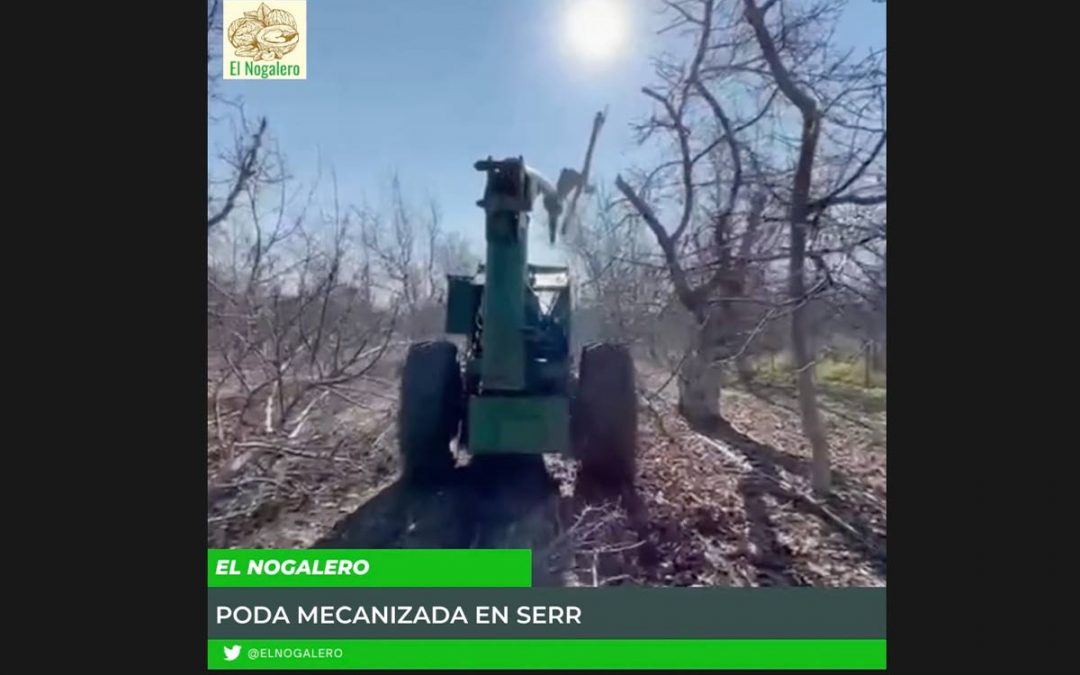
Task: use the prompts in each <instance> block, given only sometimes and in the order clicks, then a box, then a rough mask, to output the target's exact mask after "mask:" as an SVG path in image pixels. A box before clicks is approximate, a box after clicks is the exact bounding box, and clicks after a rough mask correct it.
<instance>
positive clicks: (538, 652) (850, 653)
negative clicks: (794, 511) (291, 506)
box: [208, 640, 885, 670]
mask: <svg viewBox="0 0 1080 675" xmlns="http://www.w3.org/2000/svg"><path fill="white" fill-rule="evenodd" d="M208 650H209V652H208V666H209V667H210V668H211V669H220V670H225V669H230V668H235V669H260V670H277V669H327V670H334V669H350V670H355V669H384V670H395V669H396V670H403V669H420V668H440V669H454V670H483V669H541V668H546V669H554V668H558V669H574V668H619V669H635V670H641V669H658V668H693V669H717V668H724V669H732V668H738V669H749V668H753V669H787V670H791V669H830V670H835V669H855V670H870V669H875V670H881V669H884V668H885V640H209V641H208Z"/></svg>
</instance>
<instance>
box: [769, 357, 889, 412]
mask: <svg viewBox="0 0 1080 675" xmlns="http://www.w3.org/2000/svg"><path fill="white" fill-rule="evenodd" d="M754 369H755V375H756V377H757V378H758V379H759V380H761V381H762V382H765V383H767V384H773V385H777V386H782V387H791V386H794V383H795V369H794V367H793V366H792V364H791V359H790V357H788V356H787V355H779V354H778V355H776V357H775V358H770V357H768V356H766V357H762V358H759V359H758V360H757V361H756V363H755V364H754ZM815 374H816V376H817V378H816V379H817V383H818V389H819V390H820V391H821V393H822V394H824V395H825V396H827V397H829V398H832V399H836V400H837V401H840V402H842V403H844V404H846V405H849V406H851V407H854V408H858V409H861V410H863V411H865V412H868V413H878V412H884V411H885V398H886V397H885V391H886V379H885V373H879V372H874V371H871V372H870V386H869V387H867V386H865V385H866V362H865V360H864V359H863V358H862V357H858V358H852V359H838V358H822V359H819V360H818V362H817V364H816V365H815Z"/></svg>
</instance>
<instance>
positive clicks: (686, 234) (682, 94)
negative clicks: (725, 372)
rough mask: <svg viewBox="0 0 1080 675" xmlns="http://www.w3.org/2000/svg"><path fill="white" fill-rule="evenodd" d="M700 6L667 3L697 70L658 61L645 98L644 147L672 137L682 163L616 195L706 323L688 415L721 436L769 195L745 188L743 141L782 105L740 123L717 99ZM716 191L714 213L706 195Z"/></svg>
mask: <svg viewBox="0 0 1080 675" xmlns="http://www.w3.org/2000/svg"><path fill="white" fill-rule="evenodd" d="M698 4H699V5H700V13H699V14H697V15H694V14H692V13H691V12H690V10H689V9H687V6H688V5H689V3H685V2H684V3H676V2H668V3H667V5H668V6H669V8H671V9H672V10H673V11H676V12H677V13H678V14H679V15H680V20H679V22H677V24H676V26H680V25H690V26H693V27H694V28H693V32H694V34H695V35H696V37H695V44H694V49H693V55H692V58H691V59H690V62H689V63H685V62H678V61H675V60H673V59H669V60H657V61H656V75H657V77H658V78H659V80H660V84H659V85H658V86H655V87H645V88H643V89H642V92H643V93H644V94H645V95H646V96H648V97H649V98H650V99H652V100H653V101H655V103H656V105H655V108H656V112H654V114H653V115H652V116H651V117H650V118H649V119H647V120H646V121H644V122H643V123H642V124H640V125H639V127H638V130H639V132H640V136H639V138H640V140H641V141H642V142H646V141H649V140H650V139H654V138H655V137H658V136H659V137H663V142H665V147H667V148H669V149H670V151H671V152H672V153H673V154H674V155H675V158H674V159H672V160H670V161H666V162H664V163H662V164H660V165H659V166H657V167H655V168H654V169H652V170H651V171H649V172H647V173H643V174H641V175H639V176H638V177H637V179H636V180H635V182H636V183H637V187H633V186H631V184H630V182H628V181H627V180H626V179H625V178H623V177H622V176H621V175H620V176H618V177H617V178H616V186H617V187H618V189H619V191H620V192H621V193H622V194H623V196H624V197H625V198H626V200H627V201H628V202H629V204H630V205H631V207H632V209H633V211H634V212H635V213H636V214H637V216H638V217H640V219H641V220H643V221H644V223H645V224H646V225H647V226H648V228H649V230H650V231H651V232H652V234H653V236H654V238H655V240H656V243H657V244H658V246H659V248H660V251H661V253H662V264H663V266H664V268H665V270H666V272H667V274H668V277H669V279H670V281H671V284H672V287H673V290H674V294H675V297H676V298H677V299H678V300H679V302H680V303H681V304H682V306H683V307H684V308H685V309H686V310H687V311H688V312H689V313H690V314H691V315H692V316H693V318H694V320H695V322H696V324H697V329H696V336H695V338H694V340H693V343H692V345H691V346H690V349H689V351H688V352H687V354H686V358H685V359H684V363H683V365H682V367H681V368H680V369H679V374H678V382H679V408H680V411H681V412H682V413H683V414H684V415H685V416H686V417H687V418H688V419H689V420H690V421H692V422H694V423H695V424H698V425H700V426H704V427H712V426H715V425H716V423H718V422H719V421H720V420H721V417H720V382H721V380H720V374H721V367H722V364H723V363H724V362H726V361H728V360H731V359H734V358H736V357H737V356H738V355H739V354H740V353H741V351H742V349H744V347H742V346H740V345H738V344H736V341H735V339H734V338H735V337H736V335H737V334H738V332H739V331H738V330H736V327H737V326H738V325H739V323H740V322H739V321H738V320H737V319H736V315H737V314H740V313H741V308H740V307H739V306H738V303H739V302H740V301H744V300H747V298H746V292H745V291H746V289H745V286H746V279H747V274H748V272H749V266H748V264H747V263H748V259H749V256H750V254H751V253H752V252H753V251H754V250H755V245H756V244H757V243H758V242H759V241H760V240H761V234H762V229H763V228H762V223H763V221H762V218H763V215H764V210H765V206H766V202H765V199H764V197H763V195H761V194H760V193H756V192H753V191H751V190H747V189H745V187H746V184H747V183H748V182H749V181H748V178H752V176H749V175H748V174H750V173H751V170H750V169H749V168H748V167H747V166H745V164H746V159H745V158H744V155H745V154H746V152H745V150H744V144H743V141H742V140H741V136H742V134H744V133H746V130H747V129H749V128H750V127H752V126H753V125H754V124H756V123H757V122H758V121H759V120H761V119H762V117H763V116H764V115H765V113H766V112H767V111H768V109H769V107H770V106H771V105H772V102H773V100H772V98H766V99H765V100H764V101H762V102H761V103H760V104H759V106H758V109H757V110H754V111H747V112H745V113H740V114H738V115H736V113H735V112H733V111H729V110H727V109H726V108H725V106H724V105H723V104H722V103H721V101H720V100H719V99H718V98H717V97H716V96H714V95H713V94H712V93H711V92H710V90H709V88H708V87H707V86H706V84H705V81H704V79H703V74H702V70H703V67H704V65H705V64H706V57H707V56H708V55H709V53H710V49H712V48H713V45H711V44H710V40H711V38H712V36H713V31H714V28H715V27H714V13H713V3H712V2H704V3H698ZM694 128H697V129H699V130H700V131H699V132H697V133H695V132H694V131H693V129H694ZM702 132H704V133H702ZM709 187H711V188H713V190H714V194H715V197H716V198H715V199H714V200H713V202H712V203H711V204H709V203H705V200H704V199H702V196H701V193H702V190H703V189H705V188H709ZM662 210H666V211H669V212H673V217H674V221H675V222H674V224H673V225H666V224H665V223H664V218H662V216H661V212H662ZM744 343H745V340H744Z"/></svg>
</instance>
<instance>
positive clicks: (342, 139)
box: [208, 0, 885, 257]
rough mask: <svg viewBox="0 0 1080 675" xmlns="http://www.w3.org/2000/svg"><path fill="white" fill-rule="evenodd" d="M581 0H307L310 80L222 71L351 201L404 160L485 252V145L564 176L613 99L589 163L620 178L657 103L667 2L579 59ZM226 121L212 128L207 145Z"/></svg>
mask: <svg viewBox="0 0 1080 675" xmlns="http://www.w3.org/2000/svg"><path fill="white" fill-rule="evenodd" d="M573 1H574V0H308V3H307V22H308V30H307V33H308V34H307V36H305V37H306V39H307V50H308V51H307V59H308V76H307V78H308V79H307V80H302V81H277V82H275V81H243V80H231V81H223V82H221V83H220V85H221V87H222V89H223V91H224V93H225V94H227V95H231V96H241V97H242V98H243V99H244V101H245V108H246V110H247V111H248V113H249V114H251V115H263V114H265V115H267V116H268V117H269V120H270V125H271V128H272V130H273V133H274V135H275V137H276V138H277V139H278V141H279V143H280V146H281V148H282V149H283V151H284V152H285V154H286V156H287V158H288V161H289V168H290V170H291V172H292V174H293V175H295V176H296V177H297V178H298V179H300V180H310V179H312V178H313V177H314V175H315V172H316V167H317V163H318V160H317V158H319V157H321V161H322V164H323V167H324V171H323V175H324V176H326V175H328V170H329V169H330V168H331V167H332V168H333V169H334V170H335V171H336V174H337V178H338V190H339V194H340V196H341V199H342V200H343V201H345V202H346V203H350V202H352V203H360V202H361V201H362V200H363V199H364V198H365V197H366V198H367V199H368V201H369V202H371V203H378V201H379V199H380V196H381V195H382V194H383V193H384V188H385V186H386V185H387V182H388V180H389V176H390V175H391V173H392V172H393V171H397V172H398V174H399V175H400V177H401V180H402V185H403V188H404V189H405V190H406V192H407V193H410V194H413V195H415V196H417V197H421V198H422V197H426V196H428V195H430V196H434V197H435V198H437V199H438V201H439V202H440V204H441V207H442V211H443V215H444V219H445V220H444V222H445V224H446V227H447V228H449V229H453V230H457V231H459V232H461V233H462V234H463V235H465V236H467V237H469V239H470V241H472V242H474V248H475V249H476V250H477V252H479V251H480V250H482V241H483V234H482V226H483V219H482V212H481V210H480V209H479V207H477V206H476V205H475V202H476V200H477V199H479V197H480V194H481V191H482V189H483V177H482V175H481V174H479V173H478V172H476V171H474V170H473V168H472V163H473V162H474V161H475V160H477V159H480V158H481V157H485V156H487V155H489V154H490V155H493V156H496V157H500V156H511V155H513V156H516V155H523V156H524V157H525V160H526V161H527V162H528V163H530V164H532V165H534V166H536V167H537V168H539V169H540V170H541V171H543V172H545V173H547V174H549V175H551V176H552V177H554V176H556V175H557V174H558V171H559V169H561V168H562V167H564V166H580V164H581V161H582V159H583V155H584V151H585V147H586V144H587V142H588V135H589V131H590V127H591V124H592V118H593V115H594V114H595V113H596V112H597V111H598V110H601V109H603V108H604V107H605V106H608V107H609V116H608V119H607V123H606V125H605V127H604V130H603V132H602V134H601V137H600V141H599V143H598V148H597V151H596V156H595V158H594V166H595V169H594V171H595V174H594V175H595V176H596V177H597V178H602V179H606V181H608V182H610V181H612V180H614V177H615V174H616V173H617V172H618V171H619V170H621V169H625V168H626V167H627V166H628V165H629V164H630V163H631V162H632V160H633V159H634V158H635V146H634V142H633V138H632V133H631V131H630V129H629V124H630V122H631V121H633V120H635V119H639V118H640V117H642V116H644V115H647V114H648V111H649V109H650V106H649V101H648V99H646V98H645V97H644V96H643V95H642V94H641V93H640V88H641V86H643V85H645V84H648V83H649V82H650V81H651V79H652V78H651V69H650V67H649V62H648V59H649V57H650V56H652V55H654V54H655V53H656V50H657V48H658V47H659V46H660V43H659V41H658V40H659V38H657V37H656V36H655V30H656V28H658V27H659V26H661V25H663V23H662V22H663V19H661V18H660V17H658V16H657V15H656V10H657V8H658V4H659V3H656V2H652V1H651V0H621V1H622V4H623V5H625V9H626V12H627V15H628V19H629V24H630V40H629V43H628V44H626V45H625V48H624V49H622V50H620V52H619V54H618V56H617V57H616V58H615V59H613V60H612V61H611V62H610V63H605V64H602V65H591V66H589V67H584V68H583V67H582V64H581V61H580V59H578V58H574V56H573V55H572V54H570V53H568V50H567V49H566V48H565V42H566V41H565V39H564V34H563V33H561V30H562V20H563V18H564V16H565V12H566V6H567V4H568V3H572V2H573ZM268 4H270V5H271V6H272V5H273V3H272V2H269V3H268ZM254 6H256V5H255V3H253V7H254ZM837 37H838V40H839V41H840V42H842V43H848V44H850V45H852V46H860V47H861V46H864V45H865V46H871V45H874V46H883V45H884V44H885V5H884V4H878V3H874V2H871V0H850V4H849V8H848V10H847V12H846V14H845V16H844V20H843V23H842V25H841V27H840V31H839V34H838V36H837ZM220 131H227V128H226V129H221V130H220ZM220 131H217V130H215V127H211V134H210V138H209V145H208V149H209V150H210V151H211V152H214V151H215V149H216V147H217V145H218V144H219V143H221V142H222V140H223V137H222V136H219V133H220ZM533 229H534V230H537V231H538V230H541V229H543V228H537V227H534V228H533ZM534 241H536V239H534ZM542 257H547V256H543V255H542Z"/></svg>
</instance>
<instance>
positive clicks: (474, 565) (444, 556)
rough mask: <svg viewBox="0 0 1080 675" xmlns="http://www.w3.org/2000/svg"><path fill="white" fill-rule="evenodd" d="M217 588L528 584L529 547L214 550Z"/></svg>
mask: <svg viewBox="0 0 1080 675" xmlns="http://www.w3.org/2000/svg"><path fill="white" fill-rule="evenodd" d="M206 557H207V582H208V586H210V587H211V588H214V587H248V588H254V587H268V586H273V587H294V588H296V587H316V586H321V587H347V586H380V587H396V588H407V587H413V588H418V587H421V588H432V587H473V588H479V587H528V586H530V585H531V584H532V551H530V550H529V549H379V550H367V549H311V550H295V551H294V550H271V549H209V550H207V552H206Z"/></svg>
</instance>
